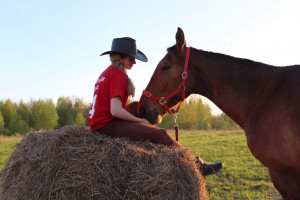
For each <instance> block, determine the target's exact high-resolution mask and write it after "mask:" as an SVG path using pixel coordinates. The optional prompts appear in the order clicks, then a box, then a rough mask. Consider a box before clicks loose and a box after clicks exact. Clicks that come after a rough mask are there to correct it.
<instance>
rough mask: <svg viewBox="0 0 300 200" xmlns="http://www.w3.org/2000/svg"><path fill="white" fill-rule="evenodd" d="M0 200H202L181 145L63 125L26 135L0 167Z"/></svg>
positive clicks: (198, 180) (199, 184)
mask: <svg viewBox="0 0 300 200" xmlns="http://www.w3.org/2000/svg"><path fill="white" fill-rule="evenodd" d="M0 199H1V200H8V199H9V200H11V199H13V200H27V199H28V200H29V199H30V200H43V199H64V200H77V199H78V200H79V199H80V200H85V199H97V200H99V199H103V200H110V199H111V200H118V199H130V200H133V199H145V200H148V199H155V200H157V199H158V200H159V199H163V200H166V199H170V200H175V199H178V200H184V199H188V200H193V199H207V191H206V188H205V182H204V180H203V177H202V176H201V175H200V173H199V171H198V170H197V168H196V165H195V162H194V157H193V156H192V155H191V153H190V152H189V150H187V149H174V148H167V147H166V146H163V145H157V144H152V143H150V142H143V141H131V140H128V139H123V138H110V137H108V136H103V135H97V134H95V133H92V132H90V131H88V130H86V129H84V128H82V127H64V128H61V129H58V130H54V131H44V132H34V133H31V134H29V135H28V136H26V137H25V138H24V139H23V140H22V141H21V142H20V144H19V145H18V146H17V148H16V150H15V152H14V153H13V154H12V155H11V157H10V159H9V161H8V163H7V165H6V166H5V168H4V169H3V171H2V179H1V182H0Z"/></svg>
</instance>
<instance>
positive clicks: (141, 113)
mask: <svg viewBox="0 0 300 200" xmlns="http://www.w3.org/2000/svg"><path fill="white" fill-rule="evenodd" d="M139 112H140V116H141V117H142V116H144V115H145V112H146V109H145V108H144V107H141V108H140V110H139Z"/></svg>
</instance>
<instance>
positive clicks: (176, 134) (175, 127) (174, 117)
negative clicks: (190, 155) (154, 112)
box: [173, 114, 178, 142]
mask: <svg viewBox="0 0 300 200" xmlns="http://www.w3.org/2000/svg"><path fill="white" fill-rule="evenodd" d="M173 120H174V129H175V137H176V141H177V142H178V124H177V122H176V120H177V115H176V114H173Z"/></svg>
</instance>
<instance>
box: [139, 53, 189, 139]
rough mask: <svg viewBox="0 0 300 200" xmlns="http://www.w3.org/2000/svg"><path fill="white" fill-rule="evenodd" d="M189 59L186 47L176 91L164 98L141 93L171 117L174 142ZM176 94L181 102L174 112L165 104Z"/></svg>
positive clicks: (146, 92) (149, 93)
mask: <svg viewBox="0 0 300 200" xmlns="http://www.w3.org/2000/svg"><path fill="white" fill-rule="evenodd" d="M189 58H190V47H187V48H186V55H185V63H184V69H183V72H182V75H181V77H182V80H181V84H180V85H179V87H178V88H177V89H176V90H174V91H173V92H172V93H170V94H169V95H168V96H166V97H157V96H155V95H153V94H152V93H151V92H149V91H146V90H144V91H143V95H145V96H146V97H150V98H151V99H152V100H153V101H154V102H155V103H159V104H161V105H162V106H163V107H164V108H165V110H166V111H167V112H168V113H169V114H170V115H172V116H173V119H174V123H175V131H176V141H178V124H177V122H176V118H177V116H176V113H178V112H179V109H180V105H181V103H182V102H183V101H184V100H185V81H186V79H187V77H188V73H187V69H188V63H189ZM178 92H181V101H180V102H179V105H178V106H177V108H176V110H174V109H170V108H169V106H168V104H167V103H168V100H169V99H170V98H172V97H173V96H175V95H176V94H177V93H178Z"/></svg>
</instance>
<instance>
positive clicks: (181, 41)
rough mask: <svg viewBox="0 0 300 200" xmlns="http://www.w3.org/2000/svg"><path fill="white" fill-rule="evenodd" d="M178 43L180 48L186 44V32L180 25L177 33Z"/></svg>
mask: <svg viewBox="0 0 300 200" xmlns="http://www.w3.org/2000/svg"><path fill="white" fill-rule="evenodd" d="M176 45H177V48H178V49H179V50H181V49H182V48H183V47H184V46H185V38H184V33H183V30H182V29H181V28H180V27H178V29H177V33H176Z"/></svg>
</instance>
